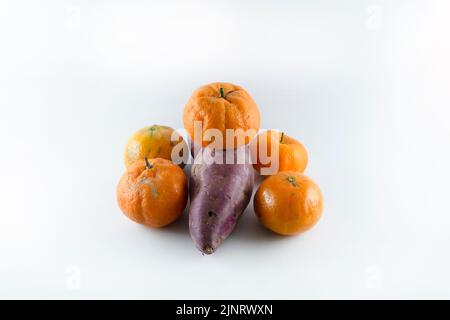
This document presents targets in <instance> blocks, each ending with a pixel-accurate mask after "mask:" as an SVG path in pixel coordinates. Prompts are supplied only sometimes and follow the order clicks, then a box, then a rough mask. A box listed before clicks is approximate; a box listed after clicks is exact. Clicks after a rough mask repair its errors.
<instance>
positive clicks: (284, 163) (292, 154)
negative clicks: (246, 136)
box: [252, 130, 308, 173]
mask: <svg viewBox="0 0 450 320" xmlns="http://www.w3.org/2000/svg"><path fill="white" fill-rule="evenodd" d="M259 139H266V141H267V153H266V154H267V156H268V157H270V156H271V148H272V143H277V144H278V150H279V157H278V159H279V167H278V172H280V171H298V172H301V173H303V172H304V171H305V169H306V167H307V166H308V151H306V148H305V147H304V146H303V145H302V144H301V143H300V142H299V141H297V140H295V139H294V138H291V137H289V136H288V135H286V134H284V133H282V132H278V131H273V130H268V131H265V132H263V133H261V134H260V135H258V137H257V138H255V139H254V140H253V141H252V144H253V143H256V144H257V146H256V148H255V149H254V150H256V152H257V154H256V155H255V154H254V153H252V159H256V161H253V162H254V164H253V167H254V168H255V170H256V171H258V172H259V173H261V168H264V167H266V168H268V167H270V166H271V162H269V163H267V164H266V163H262V162H261V160H260V157H259V156H260V155H263V154H264V153H260V141H264V140H259ZM274 173H276V172H274Z"/></svg>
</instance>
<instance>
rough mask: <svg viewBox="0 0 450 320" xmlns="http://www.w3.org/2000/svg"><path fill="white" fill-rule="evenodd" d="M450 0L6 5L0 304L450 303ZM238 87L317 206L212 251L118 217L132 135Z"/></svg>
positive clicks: (256, 227)
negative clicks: (287, 146) (289, 230)
mask: <svg viewBox="0 0 450 320" xmlns="http://www.w3.org/2000/svg"><path fill="white" fill-rule="evenodd" d="M449 12H450V4H449V2H448V1H444V0H443V1H425V0H423V1H414V0H411V1H406V0H399V1H381V0H378V1H377V0H373V1H361V0H344V1H332V0H329V1H325V0H321V1H225V2H224V1H220V2H219V1H214V2H213V1H189V2H188V1H159V2H156V1H155V2H150V1H75V0H74V1H56V0H55V1H49V0H47V1H39V2H38V1H12V0H11V1H9V0H7V1H1V3H0V36H1V37H0V39H1V42H0V145H1V151H0V152H1V154H0V155H1V157H0V298H182V299H188V298H190V299H197V298H234V299H241V298H255V299H258V298H288V299H293V298H308V299H309V298H450V275H449V269H450V253H449V244H450V231H449V230H450V205H449V200H448V199H449V197H450V196H449V191H450V190H449V189H450V188H449V181H450V169H449V164H450V152H449V147H450V139H449V138H450V112H449V107H450V77H449V74H450V62H449V57H450V42H449V33H450V20H449V18H448V17H449ZM214 81H229V82H233V83H236V84H239V85H242V86H243V87H244V88H246V89H247V90H248V91H249V92H250V93H251V94H252V96H253V98H254V99H255V100H256V102H257V103H258V105H259V107H260V110H261V115H262V127H263V128H275V129H282V130H284V131H285V132H286V133H288V134H289V135H291V136H293V137H295V138H297V139H299V140H300V141H302V142H303V143H304V144H305V145H306V147H307V148H308V150H309V153H310V165H309V167H308V169H307V171H306V174H307V175H309V176H310V177H312V178H313V179H314V180H315V181H316V182H317V183H318V184H319V185H320V186H321V188H322V191H323V193H324V197H325V211H324V215H323V218H322V220H321V221H320V223H319V224H318V225H317V227H316V228H314V229H313V230H312V231H310V232H308V233H306V234H304V235H301V236H297V237H279V236H275V235H273V234H271V233H270V232H268V231H266V230H265V229H264V228H263V227H262V226H261V225H260V224H259V223H258V221H257V219H256V218H255V216H254V213H253V208H252V207H251V206H250V207H249V208H248V209H247V210H246V212H245V213H244V216H243V217H242V220H241V221H240V223H239V225H238V227H237V229H236V231H235V232H234V233H233V234H232V236H231V237H230V238H229V239H228V240H227V241H226V242H225V243H224V244H223V246H222V247H220V249H219V250H218V251H217V252H216V253H215V254H214V255H212V256H202V255H201V254H200V253H199V252H198V251H197V250H196V249H195V247H194V245H193V243H192V241H191V240H190V237H189V233H188V228H187V217H186V215H185V216H184V219H182V220H180V221H178V222H177V223H175V224H174V225H172V226H170V227H168V228H166V229H163V230H151V229H147V228H144V227H141V226H139V225H136V224H134V223H132V222H131V221H129V220H127V219H126V218H125V217H124V216H123V215H122V214H121V212H120V211H119V209H118V207H117V205H116V200H115V187H116V183H117V181H118V179H119V177H120V176H121V174H122V172H123V171H124V165H123V163H122V152H123V148H124V145H125V143H126V141H127V139H128V137H129V136H130V135H131V134H132V133H133V132H134V131H136V130H137V129H139V128H140V127H143V126H146V125H151V124H163V125H169V126H172V127H174V128H181V127H182V111H183V107H184V104H185V103H186V101H187V99H188V98H189V96H190V94H191V93H192V91H193V90H195V89H196V88H197V87H199V86H200V85H202V84H205V83H209V82H214Z"/></svg>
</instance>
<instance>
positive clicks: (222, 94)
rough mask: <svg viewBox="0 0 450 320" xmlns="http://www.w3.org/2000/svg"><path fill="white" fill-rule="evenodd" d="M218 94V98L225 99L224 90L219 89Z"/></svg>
mask: <svg viewBox="0 0 450 320" xmlns="http://www.w3.org/2000/svg"><path fill="white" fill-rule="evenodd" d="M219 92H220V97H221V98H225V90H224V89H223V88H220V89H219Z"/></svg>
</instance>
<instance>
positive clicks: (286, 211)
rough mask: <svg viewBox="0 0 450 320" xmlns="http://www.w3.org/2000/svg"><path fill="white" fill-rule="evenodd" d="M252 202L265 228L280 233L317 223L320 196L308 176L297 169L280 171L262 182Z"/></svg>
mask: <svg viewBox="0 0 450 320" xmlns="http://www.w3.org/2000/svg"><path fill="white" fill-rule="evenodd" d="M253 205H254V208H255V213H256V215H257V216H258V218H259V220H260V221H261V223H262V224H263V225H264V226H265V227H266V228H268V229H269V230H272V231H273V232H275V233H278V234H281V235H295V234H299V233H302V232H305V231H307V230H309V229H311V228H312V227H313V226H314V225H315V224H316V223H317V221H318V220H319V219H320V217H321V215H322V211H323V198H322V192H321V191H320V189H319V187H318V186H317V185H316V184H315V183H314V182H313V181H312V180H311V179H310V178H308V177H306V176H305V175H303V174H301V173H300V172H295V171H284V172H280V173H277V174H276V175H273V176H271V177H268V178H267V179H266V180H264V181H263V182H262V184H261V186H260V187H259V189H258V191H257V192H256V194H255V198H254V203H253Z"/></svg>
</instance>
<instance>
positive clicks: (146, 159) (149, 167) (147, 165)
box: [144, 157, 153, 169]
mask: <svg viewBox="0 0 450 320" xmlns="http://www.w3.org/2000/svg"><path fill="white" fill-rule="evenodd" d="M144 159H145V166H146V167H147V169H152V168H153V164H151V163H150V162H149V161H148V158H147V157H145V158H144Z"/></svg>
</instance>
